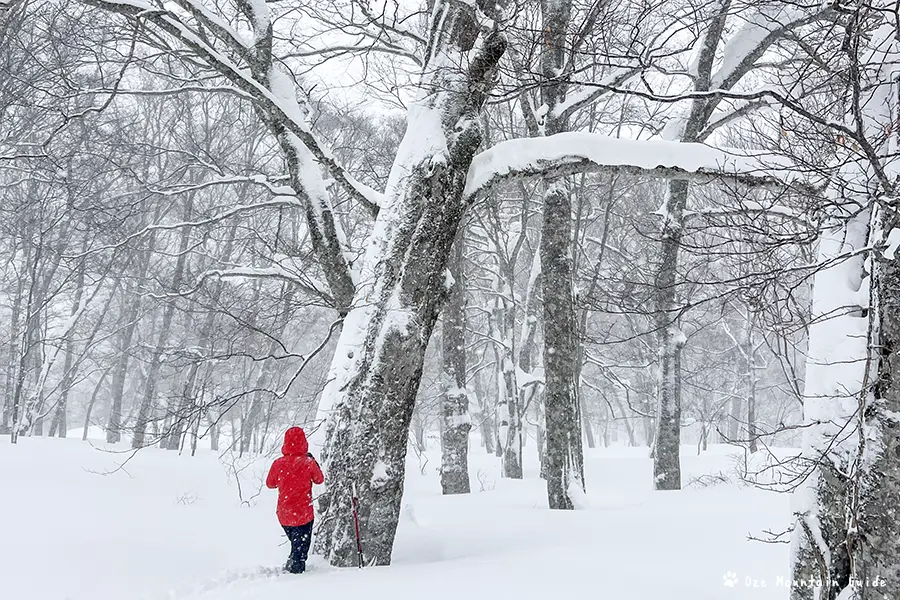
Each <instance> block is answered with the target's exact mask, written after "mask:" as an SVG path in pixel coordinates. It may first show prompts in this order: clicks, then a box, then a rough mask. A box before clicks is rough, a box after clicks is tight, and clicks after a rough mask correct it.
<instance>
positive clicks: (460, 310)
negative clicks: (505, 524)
mask: <svg viewBox="0 0 900 600" xmlns="http://www.w3.org/2000/svg"><path fill="white" fill-rule="evenodd" d="M465 247H466V245H465V237H464V233H463V232H462V231H460V233H459V235H458V236H457V237H456V241H455V242H454V244H453V250H452V255H451V257H450V263H449V267H448V272H449V275H450V278H451V279H452V281H451V282H448V283H449V286H450V290H449V293H448V297H447V303H446V304H445V305H444V311H443V318H444V324H443V340H442V341H443V344H442V346H443V370H444V372H443V380H444V390H443V394H442V396H441V419H442V423H441V490H442V491H443V493H444V494H468V493H469V491H470V487H469V430H470V429H471V427H472V425H471V420H470V418H469V394H468V391H467V383H468V382H467V381H466V335H465V333H466V294H465V291H466V288H465V281H466V279H465V263H464V260H465Z"/></svg>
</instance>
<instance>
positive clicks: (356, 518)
mask: <svg viewBox="0 0 900 600" xmlns="http://www.w3.org/2000/svg"><path fill="white" fill-rule="evenodd" d="M352 500H353V526H354V528H355V530H356V564H357V566H358V567H359V568H360V569H362V568H363V549H362V538H361V537H360V535H359V501H358V500H357V499H356V483H354V484H353V498H352Z"/></svg>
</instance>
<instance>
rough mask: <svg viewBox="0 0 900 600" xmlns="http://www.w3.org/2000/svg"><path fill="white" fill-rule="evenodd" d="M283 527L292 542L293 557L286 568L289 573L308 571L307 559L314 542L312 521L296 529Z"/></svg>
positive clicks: (289, 559)
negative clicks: (311, 543) (310, 545)
mask: <svg viewBox="0 0 900 600" xmlns="http://www.w3.org/2000/svg"><path fill="white" fill-rule="evenodd" d="M282 527H283V528H284V532H285V533H286V534H287V536H288V539H289V540H290V541H291V556H290V557H289V558H288V561H287V564H286V565H284V568H285V570H287V571H288V572H289V573H302V572H303V571H305V570H306V557H307V556H308V555H309V544H310V542H312V528H313V522H312V521H310V522H309V523H307V524H306V525H298V526H296V527H289V526H287V525H282Z"/></svg>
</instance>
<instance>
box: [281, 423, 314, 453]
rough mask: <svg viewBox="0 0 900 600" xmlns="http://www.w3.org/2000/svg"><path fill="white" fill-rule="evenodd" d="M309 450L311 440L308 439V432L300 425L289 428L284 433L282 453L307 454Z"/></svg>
mask: <svg viewBox="0 0 900 600" xmlns="http://www.w3.org/2000/svg"><path fill="white" fill-rule="evenodd" d="M307 452H309V442H307V441H306V433H304V432H303V430H302V429H300V428H299V427H291V428H290V429H288V430H287V431H286V432H285V434H284V445H283V446H282V447H281V453H282V454H284V455H285V456H287V455H289V454H306V453H307Z"/></svg>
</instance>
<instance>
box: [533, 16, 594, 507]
mask: <svg viewBox="0 0 900 600" xmlns="http://www.w3.org/2000/svg"><path fill="white" fill-rule="evenodd" d="M571 12H572V2H571V0H543V1H542V2H541V16H542V20H543V42H544V43H543V54H542V56H541V71H542V75H543V77H544V80H543V82H542V84H541V100H542V101H543V105H544V107H545V109H546V114H545V116H544V134H546V135H554V134H557V133H560V132H563V131H566V130H567V129H568V123H567V122H566V119H565V118H563V117H560V116H557V114H556V113H557V106H558V105H559V104H560V103H561V102H562V101H563V100H564V99H565V96H566V85H565V80H564V79H562V78H560V77H559V75H560V73H562V72H564V70H565V67H566V60H567V58H568V49H569V46H568V44H567V36H568V32H569V20H570V17H571ZM544 184H545V186H546V187H545V192H544V209H543V213H542V215H543V220H542V224H541V244H540V250H539V251H540V257H541V277H542V282H541V292H542V296H543V303H544V407H545V410H544V420H545V425H546V442H547V449H546V458H545V460H546V463H547V469H546V478H547V497H548V501H549V504H550V508H553V509H569V510H571V509H572V508H574V500H573V496H574V495H575V494H578V493H583V492H584V456H583V449H582V442H581V438H582V428H581V408H580V406H579V397H578V381H577V378H578V366H577V363H578V361H580V360H581V357H580V347H579V345H578V331H577V324H576V318H575V273H574V255H573V242H572V235H573V234H572V196H571V194H570V192H569V189H568V186H567V185H566V183H565V181H564V180H562V179H558V178H556V179H554V178H546V179H545V180H544Z"/></svg>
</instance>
